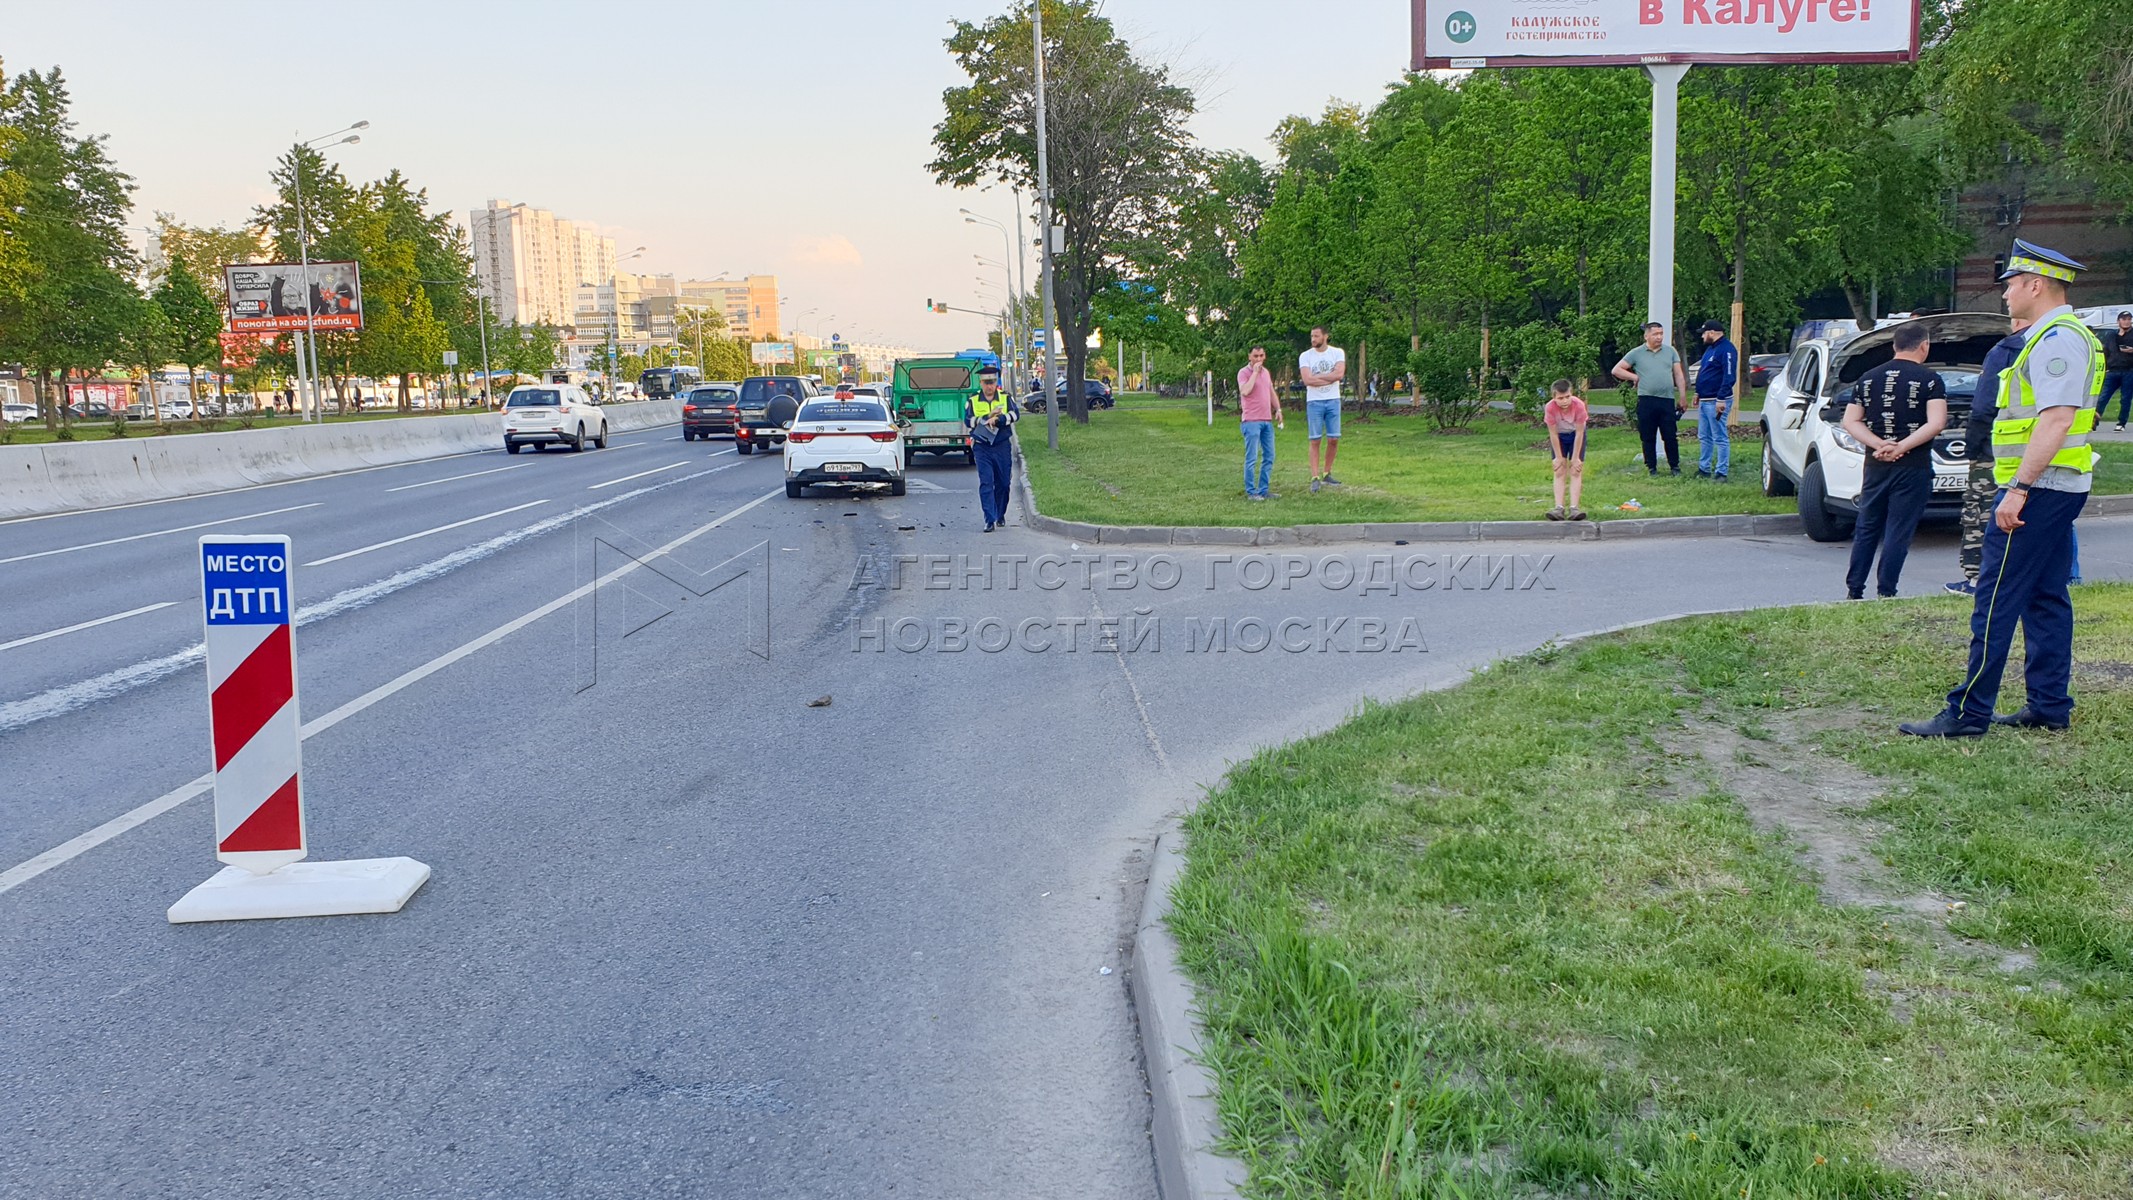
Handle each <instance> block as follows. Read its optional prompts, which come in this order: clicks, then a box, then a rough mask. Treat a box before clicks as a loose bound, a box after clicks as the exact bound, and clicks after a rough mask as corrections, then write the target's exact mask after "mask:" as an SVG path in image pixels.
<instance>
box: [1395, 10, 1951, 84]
mask: <svg viewBox="0 0 2133 1200" xmlns="http://www.w3.org/2000/svg"><path fill="white" fill-rule="evenodd" d="M1412 2H1413V5H1414V10H1413V11H1414V30H1413V34H1414V55H1413V59H1414V61H1413V66H1414V68H1415V69H1416V70H1418V71H1419V70H1428V69H1434V68H1478V67H1509V66H1565V67H1568V66H1622V65H1629V66H1635V65H1638V64H1643V63H1785V62H1794V63H1803V62H1812V63H1834V62H1882V63H1889V62H1911V61H1914V60H1916V59H1917V57H1918V8H1919V0H1412Z"/></svg>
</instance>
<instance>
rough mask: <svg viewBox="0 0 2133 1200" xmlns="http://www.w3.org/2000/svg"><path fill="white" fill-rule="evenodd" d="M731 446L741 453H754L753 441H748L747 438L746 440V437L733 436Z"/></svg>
mask: <svg viewBox="0 0 2133 1200" xmlns="http://www.w3.org/2000/svg"><path fill="white" fill-rule="evenodd" d="M733 448H734V449H735V450H738V451H740V452H741V453H742V454H754V453H755V443H753V442H751V441H749V440H748V439H747V438H735V439H733Z"/></svg>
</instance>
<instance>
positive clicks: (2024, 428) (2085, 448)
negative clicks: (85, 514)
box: [1992, 312, 2103, 487]
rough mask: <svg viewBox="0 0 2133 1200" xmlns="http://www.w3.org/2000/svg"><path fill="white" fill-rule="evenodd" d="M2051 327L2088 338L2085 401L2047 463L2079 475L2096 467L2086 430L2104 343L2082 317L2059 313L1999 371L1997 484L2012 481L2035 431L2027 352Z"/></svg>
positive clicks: (2099, 382) (2098, 390) (2091, 423)
mask: <svg viewBox="0 0 2133 1200" xmlns="http://www.w3.org/2000/svg"><path fill="white" fill-rule="evenodd" d="M2055 328H2066V329H2072V330H2075V331H2077V332H2078V333H2080V334H2081V336H2082V337H2083V338H2085V339H2086V340H2087V341H2088V344H2089V390H2088V394H2089V400H2090V403H2088V404H2084V405H2082V406H2081V411H2080V412H2078V413H2076V414H2075V415H2074V425H2073V428H2071V429H2069V430H2067V431H2066V444H2065V445H2063V446H2061V447H2060V448H2059V452H2058V453H2057V454H2054V455H2052V461H2051V465H2052V466H2055V467H2065V468H2067V469H2068V470H2072V471H2080V472H2083V473H2084V474H2085V473H2087V472H2089V471H2093V470H2095V469H2096V451H2095V450H2094V449H2093V448H2092V447H2090V445H2089V434H2090V433H2091V432H2092V431H2093V430H2094V429H2095V428H2096V409H2095V407H2094V401H2095V399H2096V397H2098V396H2100V395H2102V394H2103V343H2102V342H2100V341H2098V340H2097V338H2096V335H2095V334H2094V333H2093V332H2091V331H2090V330H2089V327H2088V326H2086V325H2083V324H2082V323H2081V318H2079V317H2077V316H2075V315H2074V314H2072V313H2070V312H2068V313H2060V314H2059V315H2058V316H2056V317H2053V318H2052V319H2051V320H2049V321H2046V322H2045V323H2044V327H2043V328H2041V329H2038V330H2037V331H2035V332H2034V333H2032V334H2031V335H2030V338H2029V341H2028V343H2027V344H2025V345H2024V346H2023V347H2022V353H2020V354H2018V355H2016V356H2015V360H2014V363H2013V364H2012V365H2010V366H2009V367H2008V368H2007V369H2006V370H2004V371H2001V372H2000V399H2001V400H2002V403H2001V405H2000V412H1999V416H1998V417H1996V418H1995V419H1994V420H1993V422H1992V478H1993V480H1994V481H1995V482H1997V483H1998V484H1999V485H2000V486H2001V487H2006V486H2007V485H2008V484H2010V483H2013V482H2014V478H2015V472H2016V471H2017V470H2019V469H2021V466H2022V456H2023V455H2025V454H2027V453H2028V452H2029V439H2030V437H2031V435H2033V434H2034V433H2035V432H2036V429H2037V392H2036V389H2035V388H2034V387H2032V386H2031V385H2030V382H2029V356H2030V355H2031V354H2032V353H2033V352H2034V351H2035V350H2036V348H2037V343H2039V342H2041V341H2043V340H2044V335H2045V334H2046V333H2048V332H2050V331H2051V330H2053V329H2055Z"/></svg>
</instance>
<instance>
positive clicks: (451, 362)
mask: <svg viewBox="0 0 2133 1200" xmlns="http://www.w3.org/2000/svg"><path fill="white" fill-rule="evenodd" d="M444 365H445V366H448V367H456V366H458V365H459V351H457V350H447V351H445V352H444Z"/></svg>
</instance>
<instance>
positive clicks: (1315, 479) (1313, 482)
mask: <svg viewBox="0 0 2133 1200" xmlns="http://www.w3.org/2000/svg"><path fill="white" fill-rule="evenodd" d="M1318 488H1319V480H1318V476H1316V475H1313V476H1312V477H1311V494H1312V495H1314V496H1316V495H1317V494H1318Z"/></svg>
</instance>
